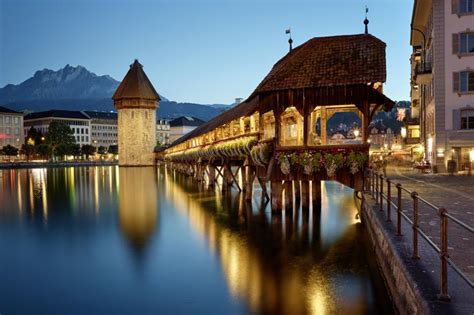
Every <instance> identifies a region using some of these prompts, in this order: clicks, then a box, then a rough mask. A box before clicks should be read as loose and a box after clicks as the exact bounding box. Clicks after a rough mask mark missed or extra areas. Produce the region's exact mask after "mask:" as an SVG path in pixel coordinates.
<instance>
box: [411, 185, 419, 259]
mask: <svg viewBox="0 0 474 315" xmlns="http://www.w3.org/2000/svg"><path fill="white" fill-rule="evenodd" d="M411 197H412V198H413V225H412V229H413V256H412V258H413V259H419V258H420V256H418V193H417V192H416V191H414V192H412V193H411Z"/></svg>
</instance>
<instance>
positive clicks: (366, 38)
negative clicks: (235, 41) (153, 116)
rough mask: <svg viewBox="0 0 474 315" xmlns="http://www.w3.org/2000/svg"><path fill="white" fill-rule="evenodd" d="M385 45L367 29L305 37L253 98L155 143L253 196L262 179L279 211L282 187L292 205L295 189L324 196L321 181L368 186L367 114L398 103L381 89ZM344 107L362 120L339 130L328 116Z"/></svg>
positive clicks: (198, 174)
mask: <svg viewBox="0 0 474 315" xmlns="http://www.w3.org/2000/svg"><path fill="white" fill-rule="evenodd" d="M385 47H386V45H385V43H384V42H382V41H381V40H379V39H378V38H376V37H374V36H372V35H370V34H358V35H345V36H332V37H317V38H313V39H311V40H309V41H307V42H305V43H304V44H302V45H300V46H298V47H296V48H295V49H293V50H291V51H290V52H289V53H288V54H287V55H286V56H284V57H283V58H282V59H281V60H279V61H278V62H277V63H276V64H275V65H274V66H273V68H272V70H271V71H270V73H269V74H268V75H267V76H266V77H265V78H264V79H263V81H262V82H261V83H260V84H259V85H258V86H257V88H256V89H255V91H254V92H253V93H252V94H251V95H250V97H249V98H248V99H247V100H245V101H244V102H242V103H240V104H239V105H237V106H235V107H234V108H232V109H230V110H228V111H226V112H224V113H222V114H221V115H219V116H217V117H215V118H214V119H212V120H210V121H209V122H207V123H206V124H204V125H202V126H200V127H199V128H197V129H195V130H193V131H192V132H190V133H189V134H187V135H185V136H183V137H181V138H180V139H178V140H176V141H175V142H174V143H172V144H171V145H170V146H169V147H168V148H166V149H164V150H161V151H159V152H157V153H156V154H157V162H158V163H163V162H164V163H165V164H166V165H167V166H168V167H171V168H173V169H175V170H177V171H180V172H183V173H186V174H189V175H192V176H194V177H195V178H196V180H198V181H204V180H205V181H207V182H208V184H209V185H211V186H213V185H215V182H216V181H217V179H218V178H219V177H221V178H222V189H223V190H227V189H229V188H230V186H232V185H234V186H235V187H236V188H237V189H239V190H241V191H244V192H245V194H246V198H247V199H251V198H252V190H253V186H254V185H253V184H254V182H255V180H257V181H258V183H260V185H261V187H262V191H263V194H264V195H266V196H267V197H271V205H272V210H273V211H281V210H282V208H283V195H284V196H285V200H286V202H285V204H286V205H292V200H293V196H297V197H299V196H301V201H302V205H303V207H308V206H309V204H310V200H312V202H313V204H320V202H321V180H328V179H332V180H337V181H339V182H341V183H343V184H345V185H347V186H350V187H352V188H354V189H355V190H361V189H362V183H363V171H364V167H365V166H366V164H367V162H368V154H369V144H368V142H367V139H368V126H369V123H370V121H371V120H372V118H373V117H374V114H375V113H376V112H378V111H380V110H386V111H389V110H391V108H392V106H393V101H391V100H390V99H389V98H387V97H386V96H385V95H384V94H383V82H385V79H386V65H385ZM343 112H351V113H355V115H357V116H358V117H359V121H360V124H359V126H358V127H357V128H353V129H351V130H349V131H348V132H346V135H345V136H343V137H337V136H334V135H332V134H331V132H332V130H330V128H329V126H328V122H329V121H330V119H331V117H333V116H334V115H336V114H337V113H343ZM239 174H240V180H238V177H239V176H238V175H239ZM268 182H270V193H268V192H267V183H268ZM310 186H312V188H311V189H310ZM310 195H312V197H310Z"/></svg>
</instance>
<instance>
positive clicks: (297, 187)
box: [294, 180, 301, 208]
mask: <svg viewBox="0 0 474 315" xmlns="http://www.w3.org/2000/svg"><path fill="white" fill-rule="evenodd" d="M294 183H295V190H294V192H295V200H296V203H297V204H299V203H300V201H301V188H300V181H299V180H295V181H294ZM298 208H299V207H298Z"/></svg>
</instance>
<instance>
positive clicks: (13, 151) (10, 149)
mask: <svg viewBox="0 0 474 315" xmlns="http://www.w3.org/2000/svg"><path fill="white" fill-rule="evenodd" d="M2 152H3V154H4V155H6V156H10V157H11V156H16V155H18V149H17V148H15V147H14V146H12V145H10V144H7V145H6V146H4V147H3V148H2Z"/></svg>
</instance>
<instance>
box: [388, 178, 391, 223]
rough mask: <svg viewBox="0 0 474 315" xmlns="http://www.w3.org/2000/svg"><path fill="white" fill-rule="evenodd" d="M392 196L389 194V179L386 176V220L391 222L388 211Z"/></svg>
mask: <svg viewBox="0 0 474 315" xmlns="http://www.w3.org/2000/svg"><path fill="white" fill-rule="evenodd" d="M391 201H392V196H391V195H390V180H389V179H388V178H387V222H392V218H391V217H390V211H391V207H392V204H391V203H392V202H391Z"/></svg>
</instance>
